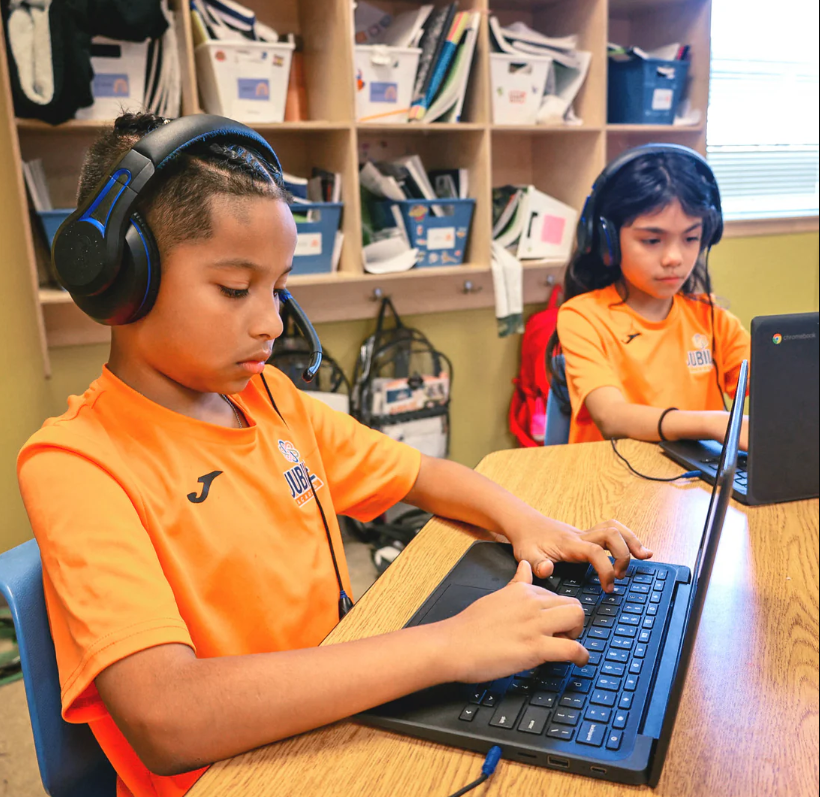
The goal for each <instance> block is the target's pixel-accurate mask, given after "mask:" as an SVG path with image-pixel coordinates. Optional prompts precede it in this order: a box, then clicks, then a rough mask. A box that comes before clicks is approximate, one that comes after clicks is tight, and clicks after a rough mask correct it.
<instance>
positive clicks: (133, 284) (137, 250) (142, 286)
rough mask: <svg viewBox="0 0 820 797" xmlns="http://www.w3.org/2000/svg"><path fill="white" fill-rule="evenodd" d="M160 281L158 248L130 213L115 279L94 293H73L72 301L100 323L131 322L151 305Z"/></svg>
mask: <svg viewBox="0 0 820 797" xmlns="http://www.w3.org/2000/svg"><path fill="white" fill-rule="evenodd" d="M159 280H160V262H159V249H158V248H157V245H156V241H155V240H154V236H153V235H152V233H151V230H150V228H149V227H148V225H147V224H146V222H145V220H144V219H143V218H142V217H141V216H140V215H139V214H138V213H132V214H131V219H130V223H129V225H128V229H127V230H126V233H125V242H124V246H123V249H122V262H121V263H120V267H119V269H118V271H117V276H116V278H115V280H114V282H113V283H112V284H111V285H110V286H109V287H108V288H106V290H104V291H103V292H102V293H99V294H97V295H96V296H83V297H79V296H75V297H74V301H75V303H76V304H77V306H78V307H79V308H80V309H81V310H82V311H83V312H84V313H86V314H88V315H90V316H91V317H92V318H93V319H94V320H95V321H98V322H99V323H101V324H107V325H109V326H120V325H122V324H131V323H133V322H134V321H138V320H139V319H140V318H142V317H143V316H145V314H146V313H147V312H148V311H149V310H150V309H151V308H152V307H153V306H154V302H155V301H156V298H157V293H158V292H159Z"/></svg>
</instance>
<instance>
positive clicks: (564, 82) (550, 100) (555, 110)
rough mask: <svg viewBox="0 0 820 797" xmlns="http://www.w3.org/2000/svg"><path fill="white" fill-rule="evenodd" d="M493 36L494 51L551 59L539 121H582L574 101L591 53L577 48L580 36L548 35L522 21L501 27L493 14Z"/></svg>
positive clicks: (573, 122) (549, 122) (584, 76)
mask: <svg viewBox="0 0 820 797" xmlns="http://www.w3.org/2000/svg"><path fill="white" fill-rule="evenodd" d="M490 40H491V44H492V48H493V51H494V52H498V53H507V54H508V55H515V54H518V55H522V54H525V53H526V54H529V55H539V56H548V57H549V58H550V59H551V64H550V68H549V73H548V75H547V82H546V87H545V89H544V96H543V98H542V100H541V107H540V109H539V111H538V115H537V117H536V121H537V123H538V124H581V123H582V120H580V119H579V118H578V117H577V116H576V115H575V112H574V110H573V107H572V104H573V102H574V101H575V98H576V97H577V96H578V92H579V91H580V90H581V86H583V85H584V81H585V80H586V78H587V74H588V73H589V65H590V63H591V61H592V53H590V52H587V51H585V50H578V49H577V46H578V37H577V36H562V37H559V38H556V37H550V36H545V35H544V34H542V33H539V32H538V31H535V30H533V29H532V28H530V27H529V26H527V25H525V24H524V23H523V22H514V23H513V24H512V25H508V26H507V27H502V26H501V23H500V22H499V21H498V18H497V17H495V16H491V17H490Z"/></svg>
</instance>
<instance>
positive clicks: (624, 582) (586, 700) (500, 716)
mask: <svg viewBox="0 0 820 797" xmlns="http://www.w3.org/2000/svg"><path fill="white" fill-rule="evenodd" d="M556 573H559V574H558V575H554V576H552V577H551V578H549V579H547V580H546V581H545V582H544V581H539V582H537V583H539V584H540V585H542V586H545V587H546V588H547V589H549V590H551V591H553V592H555V593H557V594H558V595H569V596H571V597H574V598H577V599H578V600H579V601H580V602H581V605H582V607H583V609H584V614H585V615H586V620H585V622H584V633H583V634H582V636H581V637H579V640H578V641H579V642H581V644H583V645H584V647H586V648H587V650H589V662H588V663H587V665H586V666H584V667H578V666H575V665H572V664H567V663H550V664H543V665H541V666H540V667H537V668H536V669H533V670H527V671H525V672H520V673H517V674H516V675H515V676H511V677H508V678H502V679H499V680H497V681H493V682H491V683H484V684H476V685H475V686H473V687H471V692H472V694H471V695H470V697H469V701H468V703H467V705H465V706H464V708H463V709H462V710H461V714H460V715H459V719H460V720H462V721H463V722H473V721H474V719H475V718H476V716H477V715H478V713H479V709H481V708H493V709H495V711H494V713H493V715H492V717H491V718H490V720H489V725H491V726H493V727H495V728H500V729H505V730H507V731H509V732H510V733H511V734H512V735H515V734H518V733H520V734H527V735H529V738H530V739H532V737H533V736H546V737H548V738H551V739H557V740H561V741H566V742H571V741H574V742H575V743H577V744H582V745H588V746H590V747H599V748H600V747H605V748H606V749H608V750H619V749H620V747H621V744H622V740H623V734H624V730H625V729H626V728H627V725H628V724H630V716H631V713H632V712H633V711H634V712H635V713H636V714H637V713H638V711H639V708H640V707H639V706H633V701H634V699H635V696H636V693H638V692H640V693H641V695H642V696H643V695H645V694H646V692H647V689H646V688H645V687H646V686H647V683H648V681H649V679H651V677H652V661H653V660H654V658H655V651H656V649H657V647H658V645H657V644H655V643H657V639H658V635H661V634H663V625H664V622H663V621H664V614H665V612H666V610H667V607H668V605H669V599H668V597H666V598H664V596H668V595H669V593H670V592H671V581H670V579H669V572H668V571H667V570H664V569H661V568H653V567H649V566H646V565H642V564H636V563H634V562H633V563H632V564H630V566H629V570H628V572H627V575H626V577H625V578H622V579H618V580H617V581H616V582H615V590H614V592H612V593H609V594H607V593H604V592H603V590H602V589H601V582H600V579H599V578H598V576H597V575H596V573H595V571H594V570H593V569H592V568H591V567H588V568H587V567H586V566H584V565H580V566H578V565H558V566H557V567H556ZM667 586H669V587H670V589H668V590H666V591H665V588H666V587H667ZM650 650H651V651H652V655H651V656H650V657H649V658H648V657H647V654H648V653H649V652H650ZM650 659H651V660H652V661H650ZM647 662H649V663H647ZM645 664H646V666H644V665H645ZM486 713H487V712H482V714H486ZM631 726H632V727H637V723H631ZM518 738H519V739H520V740H521V741H525V740H526V737H523V736H522V737H518ZM510 741H513V739H510Z"/></svg>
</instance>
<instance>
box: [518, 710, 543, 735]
mask: <svg viewBox="0 0 820 797" xmlns="http://www.w3.org/2000/svg"><path fill="white" fill-rule="evenodd" d="M549 716H550V713H549V711H547V709H545V708H538V706H529V707H528V708H527V710H526V711H525V712H524V716H523V717H522V718H521V723H520V724H519V726H518V730H519V731H523V732H524V733H533V734H537V735H540V734H541V733H543V731H544V726H545V725H546V724H547V720H548V719H549Z"/></svg>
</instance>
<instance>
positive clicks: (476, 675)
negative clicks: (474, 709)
mask: <svg viewBox="0 0 820 797" xmlns="http://www.w3.org/2000/svg"><path fill="white" fill-rule="evenodd" d="M439 626H440V628H441V631H442V632H443V633H444V634H445V639H446V643H445V644H446V648H447V651H448V659H449V663H450V665H451V666H452V667H453V674H452V679H453V680H455V681H462V682H464V683H480V682H482V681H492V680H493V679H495V678H504V677H506V676H508V675H512V674H513V673H516V672H521V671H522V670H529V669H532V668H533V667H537V666H538V665H539V664H543V663H544V662H545V661H571V662H574V663H575V664H578V665H579V666H584V665H585V664H586V663H587V661H589V653H588V652H587V650H586V648H584V647H583V646H582V645H581V644H579V643H578V642H575V641H573V640H574V639H575V638H576V637H578V636H579V635H580V634H581V632H582V631H583V630H584V611H583V609H582V608H581V604H580V603H579V602H578V601H577V600H576V599H575V598H567V597H563V596H559V595H554V594H553V593H551V592H549V591H548V590H545V589H542V588H541V587H535V586H533V584H532V571H531V570H530V566H529V563H528V562H526V561H522V562H521V563H520V564H519V565H518V570H517V571H516V573H515V576H514V577H513V580H512V581H511V582H510V583H509V584H507V586H506V587H503V588H502V589H500V590H498V591H497V592H494V593H492V594H491V595H487V596H486V597H484V598H479V599H478V600H477V601H476V602H475V603H473V604H472V605H471V606H468V607H467V608H466V609H465V610H464V611H463V612H461V613H460V614H457V615H456V616H455V617H451V618H450V619H449V620H443V621H442V622H441V623H439Z"/></svg>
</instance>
